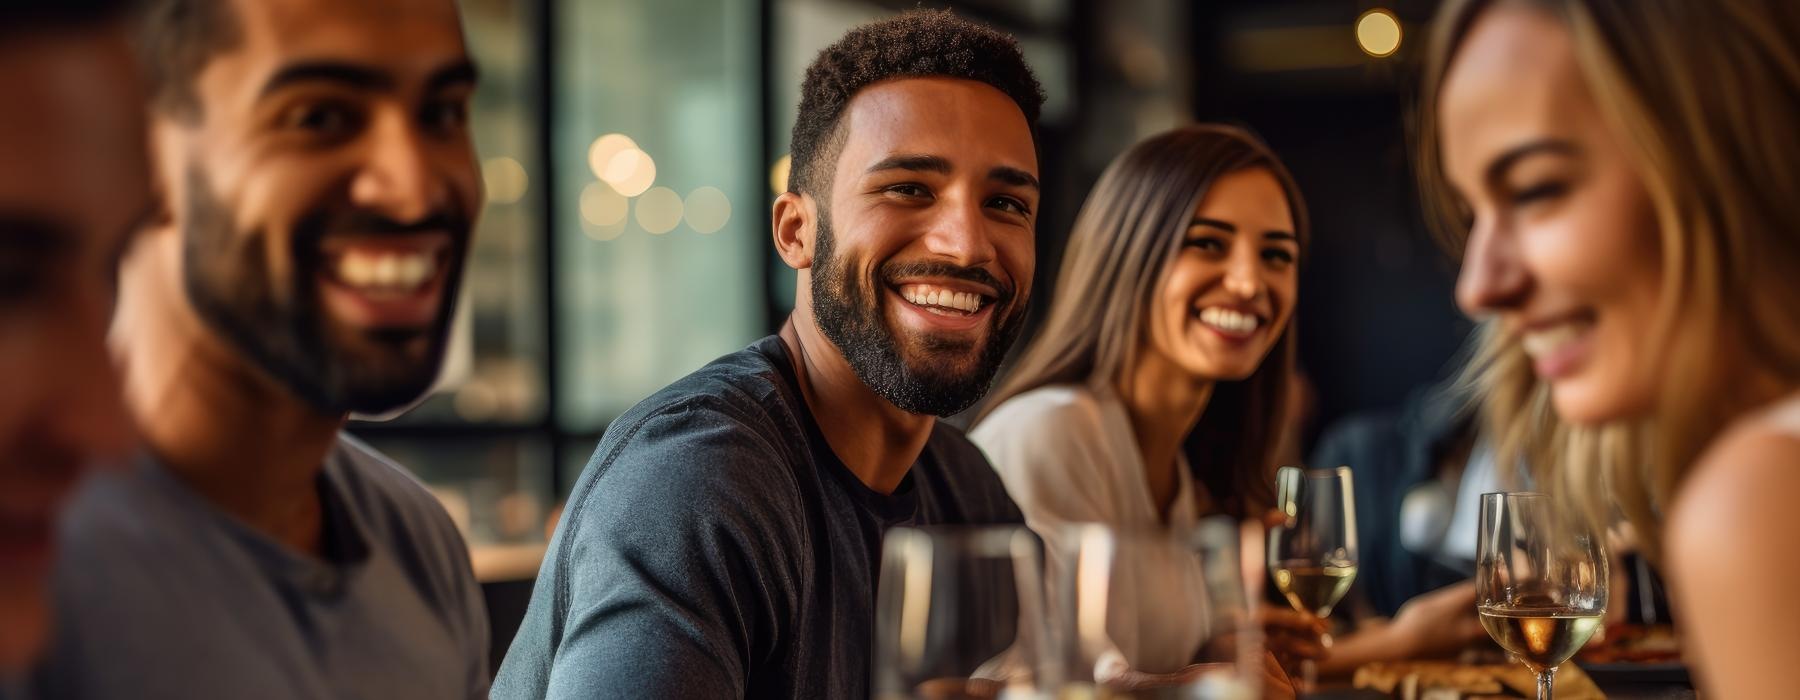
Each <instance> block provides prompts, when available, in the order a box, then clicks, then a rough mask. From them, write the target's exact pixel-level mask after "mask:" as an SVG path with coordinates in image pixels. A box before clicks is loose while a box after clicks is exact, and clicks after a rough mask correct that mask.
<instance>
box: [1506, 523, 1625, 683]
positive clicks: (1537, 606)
mask: <svg viewBox="0 0 1800 700" xmlns="http://www.w3.org/2000/svg"><path fill="white" fill-rule="evenodd" d="M1479 537H1480V539H1479V540H1478V541H1477V542H1476V553H1475V601H1476V605H1477V609H1478V611H1479V612H1480V615H1481V626H1482V627H1485V628H1487V632H1488V635H1489V636H1491V637H1493V638H1494V641H1496V642H1499V643H1500V646H1501V647H1504V648H1505V649H1506V650H1507V651H1508V652H1511V653H1512V655H1513V658H1516V659H1518V660H1519V661H1520V662H1521V663H1524V664H1525V666H1526V667H1527V668H1530V669H1531V671H1532V673H1535V674H1537V696H1538V700H1550V698H1551V696H1552V686H1553V684H1554V681H1555V678H1556V669H1557V667H1558V666H1560V665H1562V662H1564V661H1567V660H1569V657H1570V656H1573V655H1574V654H1575V652H1576V651H1577V650H1579V649H1581V647H1582V645H1585V644H1587V641H1588V639H1589V638H1591V637H1593V636H1594V632H1596V631H1598V630H1599V629H1600V625H1601V619H1602V618H1603V617H1604V616H1605V615H1606V588H1607V559H1606V549H1605V545H1604V543H1603V541H1602V540H1601V538H1599V537H1597V536H1595V534H1594V532H1593V531H1592V530H1591V529H1589V528H1588V527H1587V526H1586V525H1585V523H1584V522H1583V521H1582V520H1580V519H1579V518H1574V517H1563V516H1562V515H1561V514H1559V513H1558V512H1557V511H1556V509H1555V507H1554V504H1553V502H1552V501H1551V499H1550V497H1548V496H1545V495H1543V494H1540V493H1487V494H1482V496H1481V531H1480V535H1479Z"/></svg>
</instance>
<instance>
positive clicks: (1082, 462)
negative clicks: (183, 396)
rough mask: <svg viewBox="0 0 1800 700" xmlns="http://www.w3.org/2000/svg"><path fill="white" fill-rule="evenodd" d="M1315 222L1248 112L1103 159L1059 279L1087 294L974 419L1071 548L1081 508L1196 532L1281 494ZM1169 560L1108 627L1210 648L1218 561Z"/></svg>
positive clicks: (1134, 526) (1084, 514) (1175, 649)
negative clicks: (1296, 340)
mask: <svg viewBox="0 0 1800 700" xmlns="http://www.w3.org/2000/svg"><path fill="white" fill-rule="evenodd" d="M1306 237H1307V228H1306V214H1305V205H1304V203H1303V202H1302V200H1301V198H1300V192H1299V189H1298V188H1297V187H1296V186H1295V184H1294V182H1293V179H1292V178H1291V177H1290V176H1289V175H1288V173H1287V170H1286V169H1285V168H1284V167H1283V166H1282V164H1281V162H1280V161H1279V160H1278V159H1276V157H1275V155H1274V154H1273V153H1271V152H1270V151H1269V150H1268V148H1267V146H1265V145H1263V143H1262V142H1261V141H1260V140H1259V139H1257V138H1256V137H1255V136H1253V135H1251V134H1250V133H1249V132H1247V131H1244V130H1242V129H1238V128H1233V127H1226V126H1218V125H1196V126H1188V127H1183V128H1179V129H1175V130H1173V131H1169V132H1166V133H1163V134H1159V135H1157V136H1154V137H1151V138H1149V139H1146V140H1144V141H1143V142H1141V143H1139V144H1137V145H1135V146H1133V147H1132V148H1131V149H1130V150H1128V151H1126V152H1125V153H1124V154H1122V155H1120V156H1119V157H1118V159H1116V160H1115V161H1114V162H1113V165H1112V166H1111V167H1110V168H1108V169H1107V171H1106V172H1105V173H1104V174H1102V175H1101V177H1100V181H1099V183H1098V184H1096V185H1095V187H1094V191H1093V193H1092V194H1090V195H1089V196H1088V199H1087V202H1086V204H1085V205H1084V206H1083V208H1082V212H1081V214H1080V215H1079V216H1077V217H1076V220H1075V228H1074V230H1073V231H1072V232H1071V234H1070V236H1069V247H1068V250H1067V251H1066V252H1064V254H1063V255H1064V257H1063V268H1062V272H1061V275H1060V277H1059V278H1058V284H1060V285H1063V286H1064V288H1065V289H1077V290H1081V293H1079V294H1069V295H1065V296H1063V297H1060V298H1059V299H1058V300H1057V301H1056V302H1055V303H1053V304H1052V305H1051V306H1050V307H1049V311H1048V315H1047V317H1046V319H1045V321H1044V324H1043V327H1042V328H1041V329H1040V330H1039V331H1038V333H1037V335H1036V336H1035V337H1034V338H1033V339H1032V341H1031V343H1030V344H1029V345H1028V346H1027V347H1026V348H1025V350H1024V351H1023V353H1022V354H1021V356H1020V357H1019V359H1018V361H1017V362H1016V364H1015V365H1014V366H1013V367H1012V369H1010V370H1009V371H1008V373H1007V375H1006V378H1005V379H1004V380H1003V381H1002V382H1001V383H1000V385H999V387H998V388H997V389H996V390H995V392H994V395H993V403H992V404H991V405H990V407H989V408H987V409H986V410H985V411H984V412H983V413H982V414H981V415H980V417H979V418H977V420H976V424H975V427H974V428H973V429H972V430H971V431H970V433H969V436H970V438H971V439H973V440H974V441H975V442H976V444H977V445H979V446H980V447H981V448H982V450H983V451H984V452H985V453H986V454H987V456H988V458H989V459H990V460H991V461H992V462H993V464H994V468H995V469H996V470H997V471H998V472H999V473H1000V475H1001V477H1002V479H1003V480H1004V481H1005V483H1006V488H1007V492H1008V493H1009V494H1010V495H1011V496H1012V497H1013V500H1015V501H1016V502H1018V504H1019V507H1020V509H1021V510H1022V511H1024V513H1025V519H1026V523H1027V524H1028V525H1030V526H1031V528H1032V529H1033V530H1035V531H1036V532H1037V533H1038V534H1039V535H1040V536H1042V537H1043V538H1044V540H1045V545H1046V548H1047V549H1048V550H1049V551H1050V552H1052V556H1051V560H1052V561H1053V562H1054V560H1055V553H1057V552H1060V551H1062V550H1063V549H1064V548H1065V547H1066V545H1067V543H1065V542H1061V541H1060V540H1061V537H1062V535H1063V534H1064V530H1065V528H1066V527H1067V526H1069V525H1072V524H1077V523H1090V522H1091V523H1102V524H1107V525H1112V526H1115V527H1118V528H1121V529H1126V530H1146V529H1158V528H1170V529H1172V530H1175V531H1190V530H1192V529H1193V528H1194V527H1195V526H1196V525H1197V524H1198V523H1199V519H1200V517H1202V516H1204V515H1208V514H1213V513H1227V514H1231V515H1234V516H1237V517H1238V518H1240V519H1241V518H1246V517H1260V516H1261V515H1262V513H1263V512H1265V511H1266V510H1268V509H1269V508H1272V507H1273V496H1272V494H1271V493H1270V487H1271V484H1272V483H1273V469H1274V460H1275V458H1276V452H1277V451H1278V450H1279V449H1280V447H1281V440H1282V435H1281V433H1282V428H1283V426H1284V425H1285V420H1284V419H1285V417H1286V413H1285V411H1284V402H1285V401H1286V399H1287V397H1288V384H1287V382H1288V380H1289V378H1290V376H1291V375H1292V372H1293V363H1294V347H1293V340H1292V337H1293V336H1292V333H1291V328H1292V326H1291V324H1290V319H1291V318H1292V317H1293V312H1294V308H1295V304H1296V303H1297V301H1298V299H1297V297H1298V292H1299V288H1298V278H1299V271H1298V267H1299V265H1300V260H1301V250H1302V248H1303V247H1304V244H1305V242H1306ZM1184 442H1185V443H1189V444H1190V447H1189V449H1190V450H1191V452H1189V453H1188V454H1192V455H1195V456H1197V457H1198V459H1196V460H1195V461H1193V462H1190V458H1189V457H1188V456H1185V455H1184V454H1183V444H1184ZM1152 570H1154V567H1152ZM1166 573H1168V574H1169V576H1168V577H1167V578H1158V579H1157V580H1156V581H1150V580H1142V581H1139V583H1141V584H1143V585H1145V586H1146V589H1145V590H1144V591H1142V592H1141V595H1134V596H1121V597H1118V598H1115V599H1114V601H1115V604H1116V605H1132V604H1134V603H1133V601H1135V605H1136V606H1137V607H1136V609H1120V610H1114V611H1112V612H1113V614H1112V616H1110V620H1111V621H1112V623H1111V624H1109V627H1108V634H1109V636H1110V637H1111V639H1112V641H1113V643H1115V644H1117V645H1118V646H1119V651H1120V652H1121V653H1122V654H1123V655H1124V657H1125V659H1126V661H1127V662H1129V663H1130V664H1131V666H1132V667H1133V668H1135V669H1138V670H1141V671H1145V672H1150V673H1169V672H1174V671H1178V670H1180V669H1181V668H1183V667H1184V666H1186V665H1187V664H1190V663H1193V662H1194V661H1195V660H1196V656H1197V654H1198V652H1199V651H1200V647H1201V644H1202V643H1203V642H1204V641H1205V640H1206V634H1207V623H1206V620H1205V617H1204V612H1203V611H1204V609H1205V607H1206V606H1205V605H1204V601H1203V600H1201V599H1200V597H1199V596H1200V594H1201V592H1202V591H1203V590H1204V587H1203V584H1202V582H1201V580H1200V572H1199V571H1198V570H1193V571H1183V570H1181V569H1179V568H1178V567H1175V566H1173V562H1171V567H1170V568H1169V570H1168V571H1167V572H1166ZM1183 574H1185V575H1183ZM1053 578H1054V574H1053ZM1271 612H1272V614H1276V615H1281V616H1283V617H1293V614H1291V613H1285V612H1281V613H1276V612H1273V611H1271ZM1298 622H1299V626H1301V627H1302V628H1308V629H1310V627H1311V625H1310V623H1309V622H1308V621H1305V620H1300V621H1298ZM1315 641H1316V639H1315ZM1286 648H1287V649H1290V650H1291V649H1294V648H1295V645H1290V646H1288V647H1286ZM1301 648H1303V649H1304V650H1305V651H1306V652H1307V653H1309V654H1316V652H1317V647H1316V644H1314V645H1305V646H1304V647H1301Z"/></svg>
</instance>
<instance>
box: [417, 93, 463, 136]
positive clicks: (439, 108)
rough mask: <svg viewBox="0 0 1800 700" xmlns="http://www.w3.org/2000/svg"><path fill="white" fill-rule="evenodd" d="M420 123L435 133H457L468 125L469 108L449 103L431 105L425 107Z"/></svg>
mask: <svg viewBox="0 0 1800 700" xmlns="http://www.w3.org/2000/svg"><path fill="white" fill-rule="evenodd" d="M420 121H422V122H424V123H425V126H427V127H428V128H431V129H433V130H436V131H440V132H448V131H457V130H460V129H462V128H463V126H465V125H467V124H468V123H469V106H468V105H466V104H463V103H461V102H451V101H445V102H438V103H435V104H431V105H428V106H426V107H425V110H424V113H423V114H422V115H420Z"/></svg>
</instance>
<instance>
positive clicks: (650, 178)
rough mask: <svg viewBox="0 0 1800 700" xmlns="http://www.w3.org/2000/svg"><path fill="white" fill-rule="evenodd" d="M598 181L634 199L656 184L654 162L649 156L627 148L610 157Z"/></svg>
mask: <svg viewBox="0 0 1800 700" xmlns="http://www.w3.org/2000/svg"><path fill="white" fill-rule="evenodd" d="M600 180H601V181H603V182H605V183H606V184H608V185H612V188H613V189H615V190H618V191H619V194H622V195H625V196H627V197H636V196H638V195H640V194H643V193H644V191H645V190H648V189H650V186H651V185H653V184H655V183H656V161H654V160H652V159H651V158H650V154H648V153H645V152H643V151H641V150H638V149H636V148H628V149H625V150H623V151H619V153H618V154H617V155H615V156H613V157H612V160H611V161H610V162H608V163H607V164H606V170H605V171H604V172H602V173H601V175H600Z"/></svg>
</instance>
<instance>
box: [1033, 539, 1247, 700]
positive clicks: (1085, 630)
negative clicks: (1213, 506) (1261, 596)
mask: <svg viewBox="0 0 1800 700" xmlns="http://www.w3.org/2000/svg"><path fill="white" fill-rule="evenodd" d="M1238 533H1239V530H1238V528H1237V524H1236V521H1234V520H1231V519H1230V518H1224V519H1223V521H1222V522H1214V521H1213V520H1211V519H1209V520H1208V521H1205V522H1203V523H1202V524H1201V525H1200V526H1199V527H1197V528H1194V529H1191V530H1190V529H1180V530H1169V529H1116V528H1112V527H1108V526H1104V525H1092V524H1090V525H1077V526H1070V527H1067V528H1064V529H1062V530H1061V531H1059V532H1057V533H1055V536H1053V537H1052V538H1051V540H1052V541H1053V542H1054V543H1055V544H1056V546H1055V548H1054V549H1053V551H1051V552H1050V553H1049V568H1048V570H1049V572H1050V573H1049V580H1050V585H1051V591H1052V596H1051V598H1050V605H1051V610H1052V618H1053V620H1054V623H1053V627H1052V632H1053V633H1054V635H1055V639H1056V640H1057V641H1058V642H1059V643H1058V645H1057V646H1058V649H1059V654H1058V660H1059V664H1058V666H1059V667H1060V668H1061V669H1062V670H1063V672H1064V674H1065V676H1066V682H1065V684H1064V686H1063V687H1062V690H1061V693H1060V695H1059V697H1064V698H1090V697H1104V698H1144V699H1148V698H1183V699H1189V698H1193V699H1201V698H1204V699H1213V698H1219V699H1225V698H1254V697H1256V694H1257V690H1258V687H1259V682H1260V680H1261V677H1260V675H1259V674H1260V672H1261V670H1262V667H1261V664H1260V661H1261V657H1262V649H1261V637H1260V635H1259V634H1256V633H1257V632H1258V631H1259V630H1257V629H1256V628H1255V626H1254V625H1253V624H1252V623H1251V615H1250V614H1249V610H1248V607H1247V600H1248V597H1247V595H1246V594H1245V590H1244V582H1243V575H1242V572H1243V567H1242V565H1241V561H1240V559H1239V557H1238V551H1239V548H1238V537H1239V534H1238Z"/></svg>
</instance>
